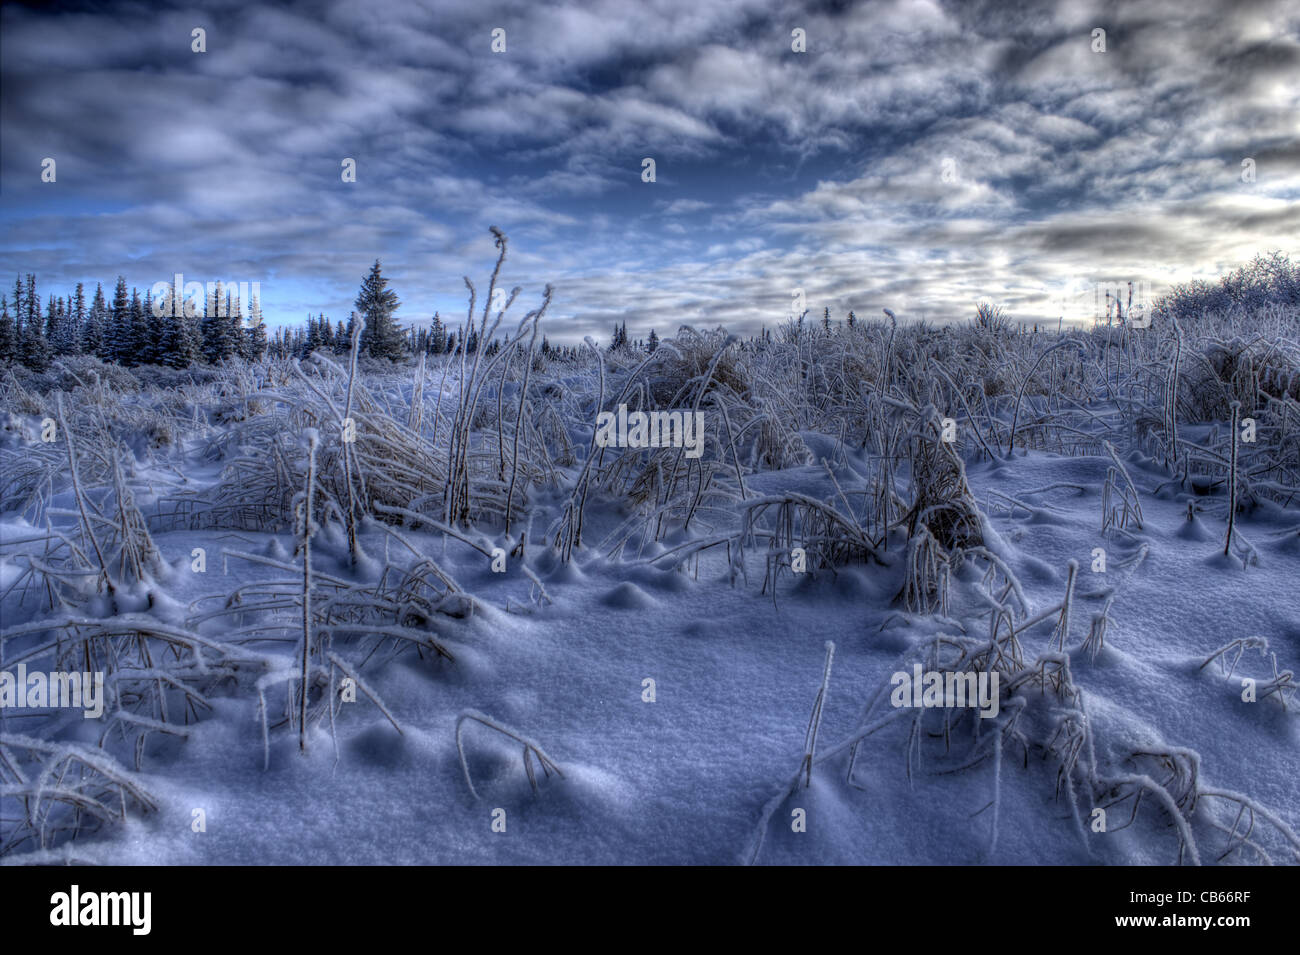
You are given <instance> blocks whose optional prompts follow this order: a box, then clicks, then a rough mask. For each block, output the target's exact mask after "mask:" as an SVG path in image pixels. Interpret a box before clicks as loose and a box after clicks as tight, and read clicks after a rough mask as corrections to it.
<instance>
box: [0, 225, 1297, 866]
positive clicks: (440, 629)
mask: <svg viewBox="0 0 1300 955" xmlns="http://www.w3.org/2000/svg"><path fill="white" fill-rule="evenodd" d="M502 252H503V254H504V242H502ZM488 264H489V265H490V264H491V263H488ZM506 271H508V268H507V269H506ZM503 281H504V280H503V279H500V278H499V277H498V276H497V275H496V274H495V273H493V281H492V283H491V284H490V285H488V286H487V287H486V288H484V287H483V286H480V287H479V288H478V291H477V296H476V298H475V299H474V300H473V302H472V304H471V310H470V312H469V315H470V320H471V321H472V322H473V325H474V327H473V329H472V332H473V336H474V339H475V341H476V343H478V342H483V343H492V347H490V348H488V347H481V348H480V347H475V349H474V350H473V351H468V350H466V349H458V350H456V351H453V352H450V353H446V352H443V353H429V352H428V351H425V352H421V353H420V354H419V355H410V354H408V355H407V356H406V357H404V358H403V359H402V360H400V361H397V362H392V361H389V360H386V359H385V360H382V361H380V360H375V359H373V358H370V357H368V356H358V355H357V352H358V351H360V350H361V349H359V348H354V349H351V350H349V349H347V348H332V349H318V350H316V351H314V352H312V353H310V354H307V353H303V354H300V355H280V354H276V353H275V352H274V351H269V352H267V353H266V356H265V357H262V358H260V359H254V360H244V359H241V358H239V357H238V356H232V357H230V358H227V359H225V360H224V361H222V362H221V363H220V364H208V363H202V362H199V363H195V364H193V365H191V366H190V367H188V368H184V369H177V368H166V367H155V366H149V365H143V366H139V367H135V368H126V367H122V366H120V365H118V364H116V363H114V362H105V361H102V360H100V359H99V358H95V357H91V356H87V355H65V356H63V357H57V356H56V357H54V358H53V359H52V360H51V361H50V362H49V363H48V366H47V367H45V368H44V369H43V370H40V371H36V370H33V369H31V368H28V367H25V366H24V365H22V364H21V363H19V362H11V363H10V364H8V365H7V366H6V367H5V368H0V426H2V427H3V430H2V431H0V616H2V617H3V629H2V630H0V673H3V674H6V676H3V677H0V703H3V704H4V705H3V707H0V862H3V863H6V864H27V863H33V862H77V863H91V864H98V863H164V864H182V865H184V864H218V863H240V864H267V863H270V864H275V863H344V864H346V863H371V864H373V863H453V864H459V863H471V864H500V863H505V864H509V863H562V864H586V863H603V864H610V863H612V864H646V863H650V864H659V863H708V864H730V863H751V862H752V863H757V864H803V863H869V864H892V863H921V864H982V863H1022V864H1087V863H1091V864H1098V863H1100V864H1165V865H1167V864H1173V863H1181V864H1187V865H1191V864H1201V865H1211V864H1237V865H1242V864H1244V865H1257V864H1270V863H1272V864H1296V863H1297V862H1300V836H1297V832H1298V831H1300V789H1298V788H1297V785H1296V781H1297V779H1300V699H1297V698H1296V683H1295V680H1294V677H1293V672H1294V669H1295V668H1296V666H1297V664H1298V663H1300V586H1298V585H1300V268H1297V267H1296V266H1293V265H1291V264H1290V263H1289V262H1288V260H1286V259H1285V258H1284V257H1280V256H1272V257H1268V258H1259V259H1257V260H1256V261H1255V263H1253V264H1252V265H1251V266H1248V267H1244V268H1242V269H1239V270H1238V271H1237V272H1235V273H1232V274H1230V275H1228V276H1225V277H1224V278H1223V279H1222V281H1220V282H1218V283H1201V284H1196V285H1190V286H1182V287H1179V288H1177V289H1175V290H1174V291H1173V292H1172V293H1171V294H1169V295H1167V296H1166V297H1164V298H1163V299H1160V300H1158V301H1157V302H1155V303H1154V307H1153V308H1152V309H1151V310H1150V311H1149V312H1146V313H1144V314H1143V315H1142V319H1141V320H1140V321H1139V320H1136V319H1135V315H1134V313H1133V312H1132V311H1131V309H1128V308H1126V306H1128V304H1129V303H1127V302H1126V301H1124V296H1123V295H1122V294H1121V295H1120V296H1119V300H1118V301H1117V302H1115V303H1114V305H1115V307H1114V308H1113V310H1112V312H1111V314H1109V315H1108V316H1106V317H1104V318H1103V319H1102V320H1101V321H1099V322H1098V323H1097V324H1096V325H1095V326H1094V327H1088V328H1083V329H1079V328H1073V329H1072V328H1070V327H1069V326H1068V325H1066V326H1065V327H1064V328H1063V329H1060V330H1058V329H1057V328H1056V327H1052V328H1050V329H1047V330H1044V329H1039V330H1037V331H1033V330H1030V329H1026V328H1022V327H1021V326H1019V325H1017V324H1012V323H1010V322H1008V321H1007V320H1006V319H1005V317H1004V316H1002V315H1001V314H1000V313H999V312H998V311H997V310H996V309H989V308H982V309H980V310H979V311H978V313H977V314H976V315H975V317H974V318H973V319H971V318H969V317H962V318H961V319H956V318H954V319H953V320H952V321H950V322H948V323H945V324H928V325H927V324H924V323H916V322H912V321H905V320H903V319H902V318H897V319H896V318H895V316H894V315H892V314H886V315H883V316H881V315H877V316H875V317H874V318H872V319H871V320H867V319H864V318H862V317H855V320H854V321H852V322H851V323H850V322H848V321H844V320H842V317H836V318H835V320H834V321H829V320H828V321H825V322H823V320H822V318H823V316H822V314H821V311H820V309H819V310H818V311H817V312H816V313H814V314H812V315H809V316H808V317H806V318H800V319H799V320H797V321H794V320H792V321H787V322H786V323H785V324H783V325H779V326H777V327H775V328H772V329H769V330H768V331H767V332H765V333H764V334H762V335H759V336H756V337H753V338H748V339H745V338H742V337H737V336H735V335H729V334H728V333H727V332H726V331H725V330H723V329H714V330H703V329H698V330H697V329H693V328H690V327H681V328H680V329H678V330H677V331H676V332H675V333H674V332H671V331H670V332H664V330H663V329H661V330H660V333H661V335H662V338H660V339H656V341H655V346H656V347H654V348H653V350H650V349H649V347H640V348H638V347H637V344H636V343H635V342H630V341H627V340H626V335H621V336H616V341H615V345H614V346H613V347H611V346H610V345H609V343H604V344H602V343H596V342H594V341H591V340H590V339H589V340H588V341H587V344H586V345H584V346H581V347H568V348H563V349H555V348H550V347H549V346H548V349H547V351H546V352H543V351H542V349H541V344H542V340H543V339H542V336H543V334H545V333H547V332H548V331H549V333H550V334H551V335H556V334H557V333H558V332H557V329H556V328H548V327H547V324H546V315H545V311H546V309H545V305H544V302H543V301H537V302H531V303H527V305H525V303H523V302H522V301H521V302H520V304H518V305H512V306H511V307H510V308H509V309H508V310H506V311H505V314H504V315H502V314H501V309H500V304H499V303H500V300H501V297H500V296H495V297H494V296H493V294H492V293H493V291H494V290H495V289H496V287H497V286H498V285H499V284H500V283H501V282H503ZM549 295H550V292H549V290H548V293H547V299H546V301H549ZM521 299H522V297H521ZM511 300H512V301H513V296H512V299H511ZM529 307H531V308H533V309H534V311H531V312H528V313H527V314H526V315H525V314H522V312H523V311H524V310H525V308H529ZM901 311H902V310H901V309H900V312H901ZM457 331H458V332H460V333H462V334H459V335H458V337H457V340H459V341H464V340H466V335H465V334H464V333H466V332H467V331H469V330H467V329H465V328H460V329H457ZM358 332H360V330H359V329H358ZM356 340H360V339H356ZM20 674H21V679H20ZM73 675H75V677H76V679H75V680H74V678H73ZM74 691H79V692H80V694H81V696H80V700H79V701H78V700H76V699H73V694H74ZM78 702H79V705H77V704H78ZM96 714H97V715H96Z"/></svg>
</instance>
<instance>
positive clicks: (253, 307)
mask: <svg viewBox="0 0 1300 955" xmlns="http://www.w3.org/2000/svg"><path fill="white" fill-rule="evenodd" d="M265 355H266V322H264V321H263V320H262V303H261V302H260V301H259V300H258V298H257V296H256V295H254V296H253V297H252V299H251V300H250V301H249V303H248V356H247V357H248V359H249V361H261V360H262V358H263V356H265Z"/></svg>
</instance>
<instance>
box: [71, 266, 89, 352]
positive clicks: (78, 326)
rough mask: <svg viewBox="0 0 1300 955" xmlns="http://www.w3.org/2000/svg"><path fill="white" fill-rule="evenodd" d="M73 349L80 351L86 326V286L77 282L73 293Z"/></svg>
mask: <svg viewBox="0 0 1300 955" xmlns="http://www.w3.org/2000/svg"><path fill="white" fill-rule="evenodd" d="M71 311H72V329H71V332H72V351H74V352H80V351H81V350H82V348H81V334H82V331H83V329H85V327H86V286H85V284H84V283H82V282H78V283H77V290H76V291H75V292H73V293H72V310H71Z"/></svg>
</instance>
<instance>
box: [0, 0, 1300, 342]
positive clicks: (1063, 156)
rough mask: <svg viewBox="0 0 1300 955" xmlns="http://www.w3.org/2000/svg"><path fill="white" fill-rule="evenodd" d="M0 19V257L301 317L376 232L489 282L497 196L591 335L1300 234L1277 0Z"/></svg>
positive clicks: (1297, 66)
mask: <svg viewBox="0 0 1300 955" xmlns="http://www.w3.org/2000/svg"><path fill="white" fill-rule="evenodd" d="M195 26H203V27H204V28H205V29H206V30H207V44H208V51H207V52H206V53H194V52H192V51H191V48H190V31H191V30H192V29H193V28H194V27H195ZM796 27H797V28H799V29H803V30H804V31H805V32H806V36H807V44H808V50H807V52H806V53H796V52H794V51H793V50H792V49H791V30H792V29H794V28H796ZM0 28H2V32H3V36H2V37H0V43H2V44H3V104H2V105H3V110H2V111H0V125H2V126H3V130H2V131H3V137H4V143H5V149H4V151H3V155H2V156H0V189H2V190H3V197H4V201H3V205H2V206H0V219H2V220H3V222H4V226H5V234H4V239H3V240H0V272H3V273H5V274H12V273H17V272H19V271H22V272H26V271H34V272H36V273H37V274H38V280H39V282H40V284H41V287H42V289H43V290H44V291H46V292H47V293H48V294H66V290H67V289H69V288H70V287H71V286H72V285H73V284H75V283H76V282H77V281H88V282H91V283H93V282H94V281H103V282H104V283H105V284H107V285H110V286H111V283H112V282H113V281H114V279H115V277H116V275H117V274H118V273H122V274H124V275H126V276H127V278H128V281H129V282H130V283H131V284H135V285H139V286H140V287H148V286H149V285H151V284H152V283H153V282H155V281H158V280H159V279H163V278H167V277H170V276H171V275H172V274H173V273H174V272H176V271H184V272H186V273H187V274H193V275H195V276H196V277H198V276H208V275H211V276H236V277H240V278H244V279H246V280H248V281H260V283H261V286H262V290H263V297H264V302H263V305H264V310H265V312H266V314H267V315H268V317H269V318H271V319H272V320H273V321H285V322H300V321H301V320H302V319H303V317H304V316H305V313H306V312H307V311H312V312H320V311H325V312H326V313H327V314H330V315H332V316H333V317H335V318H337V317H339V316H345V315H346V312H347V311H348V310H349V309H350V307H351V301H352V298H353V297H354V296H355V289H356V284H357V283H358V282H359V281H360V277H361V276H362V275H363V274H364V272H365V270H366V268H367V267H368V266H369V263H370V262H371V261H373V260H374V259H375V258H381V259H382V260H383V261H384V263H385V267H386V272H387V273H388V274H389V275H390V277H391V278H392V280H393V283H394V287H395V288H397V290H398V292H399V294H400V295H401V297H402V299H403V302H404V306H403V309H402V311H401V312H400V313H399V316H400V317H403V318H406V319H408V320H424V319H427V317H428V315H429V314H431V313H432V312H433V311H434V310H435V309H437V310H440V311H442V312H443V313H444V314H449V315H450V314H455V313H457V312H459V311H460V310H462V309H463V308H464V304H465V303H464V287H463V283H462V280H461V276H462V275H463V274H465V273H467V272H468V273H470V274H471V275H474V274H477V273H483V272H485V271H486V270H487V269H490V268H491V265H492V262H493V261H494V250H493V248H492V245H491V239H490V236H488V234H487V227H488V226H489V225H497V226H500V227H501V228H503V229H505V231H506V232H507V233H508V234H509V235H510V237H511V244H510V255H509V258H508V260H507V265H506V271H507V276H506V281H507V283H508V284H511V285H513V284H520V285H522V286H524V288H525V290H526V291H525V295H526V296H536V295H539V294H540V289H541V287H542V285H543V284H544V283H545V282H548V281H552V282H554V283H555V284H556V288H557V295H556V300H555V303H554V305H553V306H552V311H551V313H550V315H551V316H552V317H551V322H552V327H551V328H550V329H548V335H549V336H550V337H551V339H552V340H553V341H577V340H580V339H581V336H582V335H583V334H589V333H590V334H596V335H598V336H603V335H606V334H607V333H608V326H609V325H612V323H613V322H614V321H616V320H618V321H622V320H625V319H626V320H628V322H629V330H630V331H631V329H632V328H633V326H634V325H635V326H637V327H638V328H639V329H640V331H639V332H638V333H637V334H639V335H642V336H643V335H644V334H645V333H646V332H647V331H648V328H649V327H650V326H651V325H658V326H660V332H661V334H662V333H664V332H666V331H671V330H672V328H674V327H675V323H680V322H682V321H691V322H695V323H703V324H715V323H718V322H726V323H729V324H731V325H733V326H734V327H735V328H736V329H737V330H740V331H742V332H744V331H753V330H754V329H756V328H757V327H758V326H759V325H760V324H762V323H764V322H766V323H767V324H769V325H770V324H772V323H774V322H778V321H782V320H784V319H785V318H786V317H788V311H789V302H790V289H791V288H793V287H795V286H800V287H805V288H806V290H807V294H808V297H809V303H810V306H812V307H814V308H815V309H820V308H821V307H823V306H829V307H831V308H832V310H833V312H834V313H835V314H836V315H842V314H843V313H844V312H845V311H847V310H848V309H849V308H853V309H855V310H856V311H857V313H858V314H859V316H865V315H878V314H879V309H880V308H883V307H890V308H893V309H894V310H895V311H897V312H898V313H899V315H900V316H908V317H910V316H918V315H920V314H921V313H924V314H925V315H926V316H927V317H928V318H931V319H944V318H964V317H966V315H967V314H968V313H969V311H970V310H971V308H972V307H973V305H974V303H975V302H976V301H977V300H979V299H980V298H981V297H989V298H991V299H993V300H996V301H1002V302H1006V303H1007V304H1008V306H1009V307H1011V308H1012V309H1013V311H1014V312H1016V313H1017V314H1018V315H1019V316H1020V317H1023V318H1024V319H1026V320H1048V319H1054V318H1055V317H1057V316H1059V315H1060V314H1061V312H1062V308H1063V303H1066V300H1067V299H1069V297H1070V295H1071V294H1073V293H1072V292H1071V290H1072V289H1073V290H1075V291H1077V289H1078V288H1079V287H1080V285H1081V284H1086V283H1087V282H1089V281H1100V280H1102V279H1105V280H1110V279H1113V278H1115V277H1126V276H1127V277H1132V278H1134V279H1135V280H1140V281H1147V282H1150V283H1152V285H1153V286H1154V287H1157V288H1159V287H1162V286H1163V285H1165V284H1167V283H1168V282H1170V281H1176V280H1181V279H1186V278H1190V277H1193V276H1199V275H1204V274H1208V273H1209V272H1211V271H1213V270H1214V269H1215V268H1219V267H1225V266H1231V265H1235V264H1237V263H1238V262H1240V261H1242V260H1243V259H1248V258H1249V257H1250V256H1251V255H1253V254H1254V252H1256V251H1261V250H1264V249H1269V248H1281V249H1283V250H1284V251H1288V252H1291V253H1293V254H1295V253H1297V252H1300V249H1297V248H1296V242H1295V236H1296V229H1295V222H1296V221H1300V210H1298V209H1297V202H1300V126H1298V125H1297V122H1296V116H1298V115H1300V84H1297V83H1296V82H1295V80H1294V78H1295V76H1297V75H1300V14H1297V13H1296V11H1295V7H1294V5H1293V4H1289V3H1287V2H1285V0H1249V2H1241V3H1236V4H1232V5H1228V6H1226V7H1225V6H1224V5H1223V4H1219V3H1214V2H1211V0H1176V2H1175V0H1143V2H1134V3H1124V4H1114V3H1110V2H1102V0H1097V2H1091V0H1071V2H1066V3H1049V2H1046V0H1044V2H1024V3H1019V4H1015V5H1007V4H1003V3H996V2H992V0H987V2H984V0H979V2H961V3H958V2H946V3H945V2H935V0H893V2H882V3H870V4H839V3H809V4H806V5H800V4H790V3H788V2H777V0H740V2H734V3H732V2H728V3H717V4H702V3H699V2H697V0H689V2H688V0H651V2H642V0H595V2H592V3H582V4H579V3H561V4H558V5H556V4H533V3H524V2H522V0H507V2H496V0H474V2H468V0H448V2H443V0H439V3H438V4H436V5H423V4H409V3H404V2H397V0H374V2H371V3H367V4H364V5H357V4H353V3H348V2H344V0H337V2H328V3H319V2H317V3H310V4H308V3H305V2H304V3H290V4H286V5H283V6H278V7H275V8H270V7H264V6H261V5H253V4H248V5H244V4H239V3H234V2H229V0H228V2H223V3H218V4H215V5H213V6H211V7H210V8H209V9H207V10H205V11H204V12H202V13H199V12H195V11H194V10H192V9H191V8H189V7H187V6H183V5H179V4H168V3H163V4H160V5H151V6H148V7H145V6H141V5H137V4H133V3H126V2H122V3H95V4H89V3H87V4H84V5H80V6H77V7H74V8H70V9H63V10H48V9H30V8H24V7H19V6H13V5H11V6H6V7H4V8H3V9H2V10H0ZM497 28H500V29H504V30H505V31H506V36H507V48H506V52H504V53H493V52H492V49H491V37H492V30H493V29H497ZM1098 28H1101V29H1104V30H1106V51H1105V52H1104V53H1099V52H1094V51H1093V43H1092V31H1093V30H1094V29H1098ZM46 157H51V158H54V159H56V161H57V163H58V179H57V182H56V183H43V182H41V180H40V168H41V161H42V160H43V159H44V158H46ZM646 157H652V158H654V159H655V161H656V181H654V182H644V181H642V179H641V170H642V165H641V163H642V160H643V159H644V158H646ZM345 158H351V159H354V160H355V162H356V166H357V181H356V182H355V183H345V182H343V181H342V178H341V175H340V171H341V163H342V161H343V160H344V159H345ZM1246 159H1250V160H1252V161H1253V163H1254V166H1253V169H1254V173H1255V178H1254V181H1244V180H1243V178H1242V170H1243V166H1242V162H1243V160H1246ZM6 284H7V283H6ZM529 307H531V306H529Z"/></svg>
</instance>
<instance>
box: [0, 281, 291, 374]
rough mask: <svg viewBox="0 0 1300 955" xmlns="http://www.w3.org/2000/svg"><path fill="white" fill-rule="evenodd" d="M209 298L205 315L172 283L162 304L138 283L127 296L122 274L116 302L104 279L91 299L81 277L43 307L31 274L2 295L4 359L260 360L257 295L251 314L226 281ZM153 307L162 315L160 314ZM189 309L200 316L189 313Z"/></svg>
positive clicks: (38, 363) (39, 363)
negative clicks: (106, 292) (71, 288)
mask: <svg viewBox="0 0 1300 955" xmlns="http://www.w3.org/2000/svg"><path fill="white" fill-rule="evenodd" d="M205 297H206V302H205V303H204V308H203V314H202V315H199V314H197V310H195V309H194V308H193V306H192V304H190V306H189V308H188V309H187V308H186V307H185V306H186V303H183V302H182V300H181V296H180V294H179V290H177V289H175V288H171V287H169V288H168V289H167V291H166V293H164V295H163V296H161V297H160V298H159V299H158V300H157V301H156V302H155V301H151V299H150V296H149V293H148V292H145V293H144V294H143V295H142V294H141V293H140V290H139V289H136V288H132V289H131V292H130V294H129V295H128V294H127V288H126V279H124V278H123V277H122V276H120V275H119V276H118V278H117V284H116V286H115V287H114V290H113V299H112V301H111V302H109V301H108V300H107V299H106V298H105V296H104V286H103V284H102V283H96V286H95V294H94V295H93V296H92V297H91V299H90V302H89V303H87V301H86V288H85V283H82V282H78V283H77V287H76V289H75V290H74V291H73V292H72V294H70V295H68V296H67V297H66V298H65V297H63V296H54V295H52V296H49V297H47V298H45V299H44V308H42V297H41V294H40V292H39V291H38V290H37V287H36V276H35V275H33V274H31V273H28V274H27V276H26V277H25V279H24V277H23V276H19V277H18V278H17V279H16V280H15V281H14V286H13V293H12V295H0V363H5V362H17V363H19V364H22V365H26V366H27V367H28V368H30V369H32V370H33V371H44V370H45V369H46V368H47V367H49V364H50V362H51V361H52V360H53V359H54V358H56V357H58V356H61V355H93V356H94V357H96V358H98V359H100V360H101V361H106V362H116V363H117V364H119V365H124V366H126V367H128V368H130V367H135V366H137V365H165V366H167V367H169V368H188V367H189V366H191V365H195V364H199V363H208V364H217V363H219V362H221V361H224V360H225V359H227V358H230V357H233V356H238V357H239V358H243V359H245V360H247V361H256V360H258V359H259V358H261V357H262V356H263V355H264V354H265V353H266V348H267V338H266V324H265V323H264V322H263V321H262V309H261V304H260V303H259V302H258V300H257V296H253V297H252V300H251V301H250V302H249V303H248V315H247V316H245V315H244V305H243V303H242V302H240V300H239V295H238V293H232V292H230V291H228V290H227V289H226V288H225V287H224V286H223V285H222V283H221V282H217V283H216V284H215V286H214V287H213V289H211V290H209V291H208V293H207V294H206V296H205ZM155 306H156V307H157V309H158V310H160V311H161V312H162V314H161V315H157V314H155ZM187 310H188V311H192V312H195V314H192V315H187V314H185V313H186V311H187Z"/></svg>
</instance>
